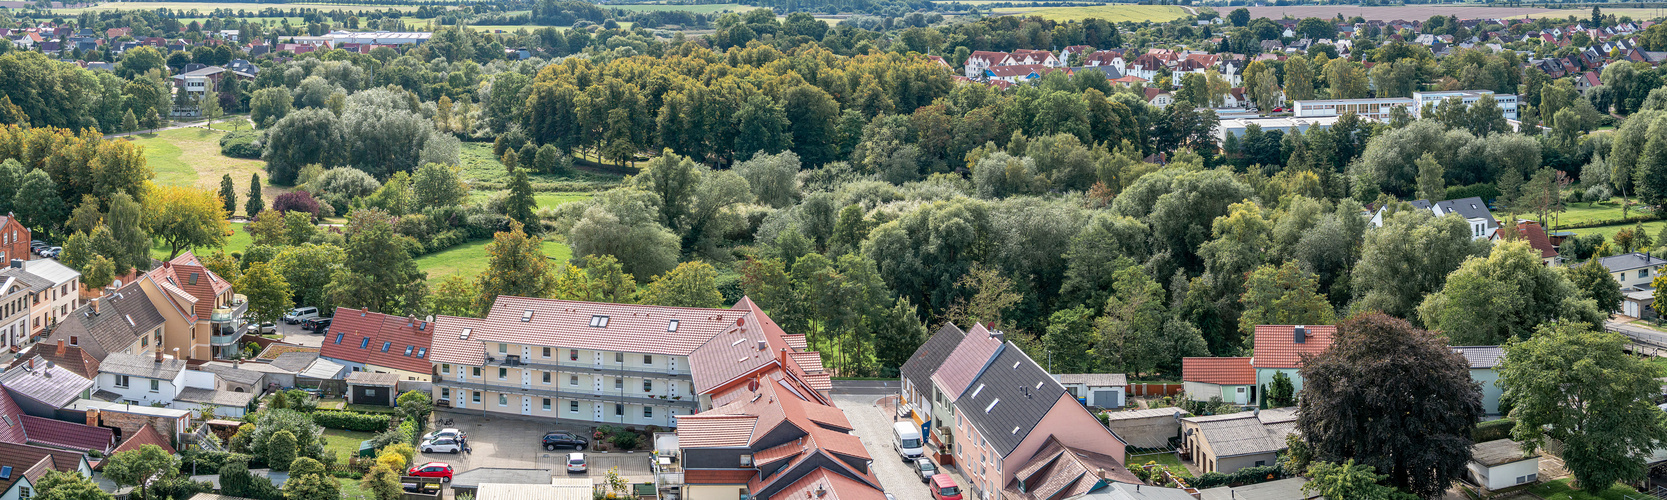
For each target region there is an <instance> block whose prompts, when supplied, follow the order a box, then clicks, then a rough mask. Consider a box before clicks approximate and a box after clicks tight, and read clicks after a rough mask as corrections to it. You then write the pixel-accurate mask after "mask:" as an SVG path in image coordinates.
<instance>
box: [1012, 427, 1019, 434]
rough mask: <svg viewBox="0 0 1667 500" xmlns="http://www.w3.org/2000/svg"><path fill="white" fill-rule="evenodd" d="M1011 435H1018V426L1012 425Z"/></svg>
mask: <svg viewBox="0 0 1667 500" xmlns="http://www.w3.org/2000/svg"><path fill="white" fill-rule="evenodd" d="M1013 435H1014V436H1017V435H1019V428H1018V427H1014V428H1013Z"/></svg>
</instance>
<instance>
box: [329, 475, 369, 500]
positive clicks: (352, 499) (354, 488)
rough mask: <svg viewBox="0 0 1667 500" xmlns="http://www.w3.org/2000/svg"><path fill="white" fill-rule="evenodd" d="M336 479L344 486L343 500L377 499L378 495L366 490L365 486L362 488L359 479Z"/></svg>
mask: <svg viewBox="0 0 1667 500" xmlns="http://www.w3.org/2000/svg"><path fill="white" fill-rule="evenodd" d="M336 479H337V480H338V481H341V485H342V487H341V492H342V498H344V499H347V500H371V499H373V498H376V495H373V494H371V492H370V490H367V489H365V488H364V486H361V485H360V484H359V480H358V479H347V478H336Z"/></svg>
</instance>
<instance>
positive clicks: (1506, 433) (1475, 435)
mask: <svg viewBox="0 0 1667 500" xmlns="http://www.w3.org/2000/svg"><path fill="white" fill-rule="evenodd" d="M1516 425H1517V422H1516V421H1515V420H1511V419H1508V418H1502V419H1499V420H1489V421H1486V422H1482V423H1479V424H1476V430H1475V431H1474V432H1472V433H1471V434H1470V437H1471V440H1472V441H1475V442H1478V443H1485V442H1488V441H1494V440H1498V439H1509V438H1510V437H1511V428H1513V427H1516Z"/></svg>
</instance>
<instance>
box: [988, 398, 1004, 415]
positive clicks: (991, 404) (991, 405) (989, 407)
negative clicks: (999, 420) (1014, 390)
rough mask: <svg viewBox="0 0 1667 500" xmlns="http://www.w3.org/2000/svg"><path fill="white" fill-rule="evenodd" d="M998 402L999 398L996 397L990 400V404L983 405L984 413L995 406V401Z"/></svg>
mask: <svg viewBox="0 0 1667 500" xmlns="http://www.w3.org/2000/svg"><path fill="white" fill-rule="evenodd" d="M1000 402H1001V398H996V399H995V400H993V401H990V406H986V407H984V413H989V412H990V410H994V409H995V408H996V403H1000Z"/></svg>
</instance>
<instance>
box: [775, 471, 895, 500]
mask: <svg viewBox="0 0 1667 500" xmlns="http://www.w3.org/2000/svg"><path fill="white" fill-rule="evenodd" d="M817 492H825V493H824V494H823V495H822V496H821V497H820V499H821V500H886V494H885V492H883V491H880V490H877V489H875V488H874V487H873V486H869V485H867V484H863V483H862V482H859V481H857V480H855V479H851V478H849V477H845V476H844V475H841V474H838V473H834V472H832V471H829V470H828V469H816V470H815V471H811V472H810V473H809V474H805V475H804V476H803V477H800V478H799V480H798V481H794V482H793V483H792V484H789V485H787V486H786V487H783V488H782V489H781V492H779V493H777V494H776V495H774V496H773V498H784V499H785V498H818V497H817Z"/></svg>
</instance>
